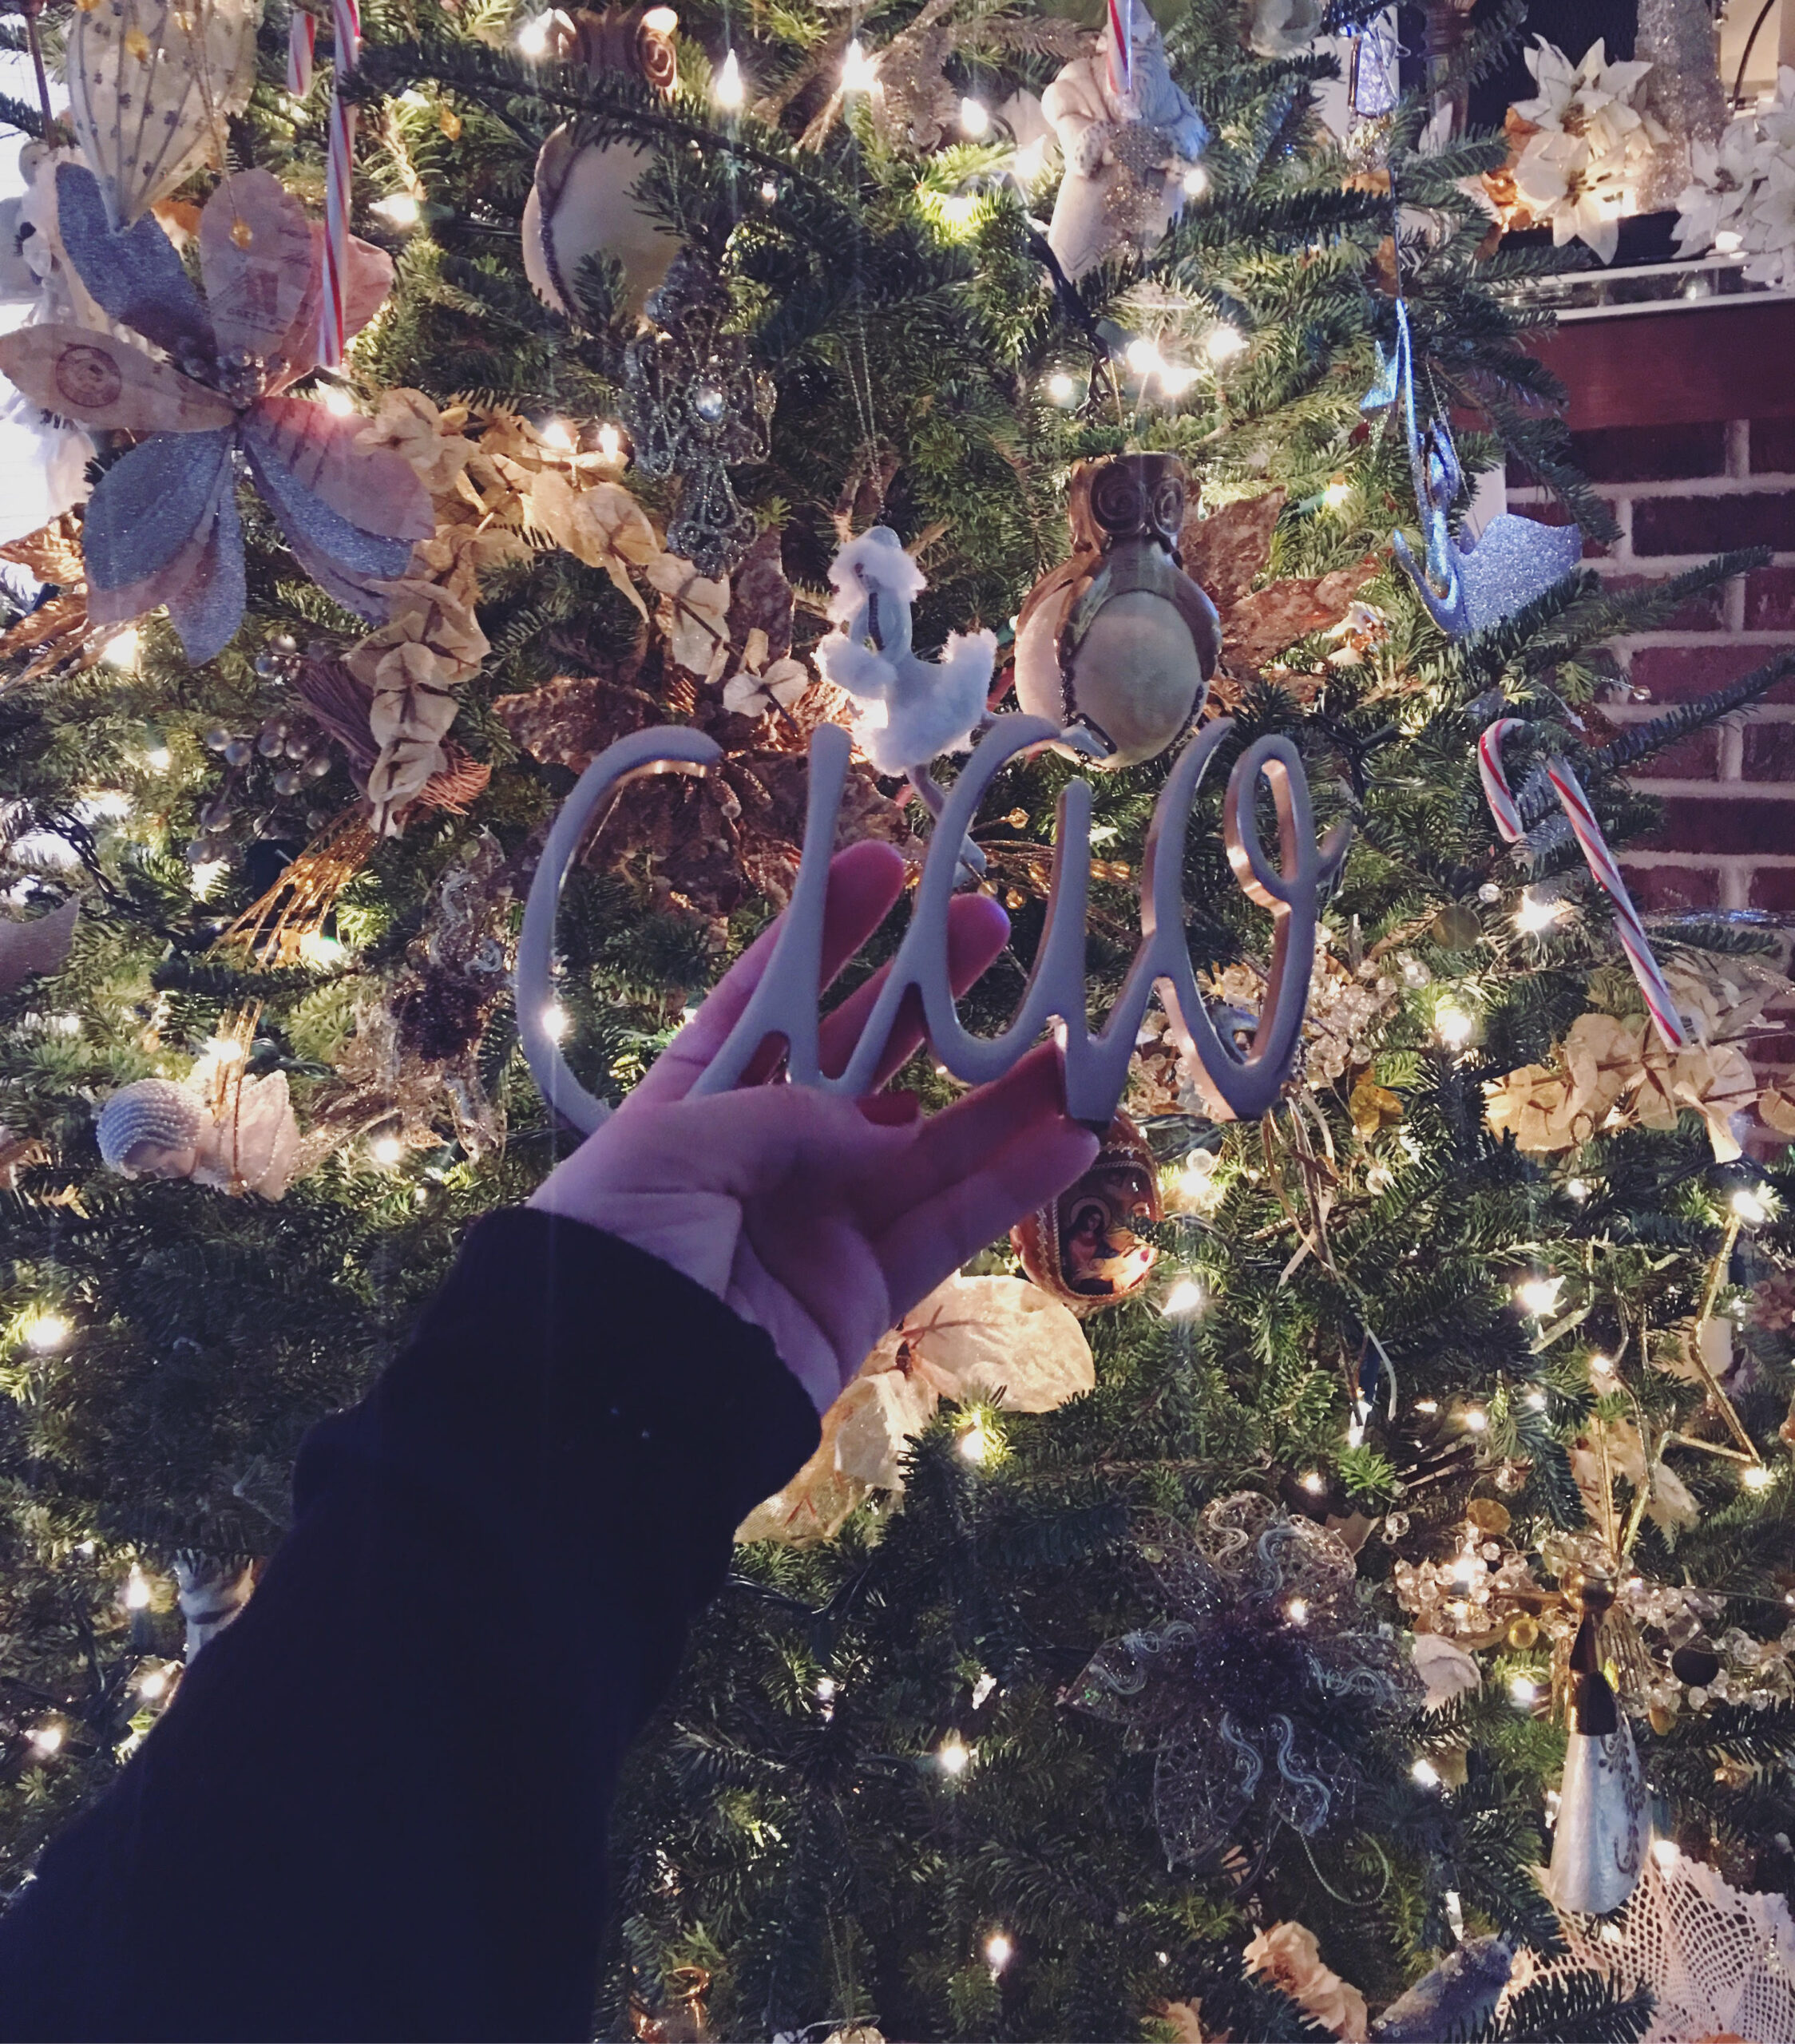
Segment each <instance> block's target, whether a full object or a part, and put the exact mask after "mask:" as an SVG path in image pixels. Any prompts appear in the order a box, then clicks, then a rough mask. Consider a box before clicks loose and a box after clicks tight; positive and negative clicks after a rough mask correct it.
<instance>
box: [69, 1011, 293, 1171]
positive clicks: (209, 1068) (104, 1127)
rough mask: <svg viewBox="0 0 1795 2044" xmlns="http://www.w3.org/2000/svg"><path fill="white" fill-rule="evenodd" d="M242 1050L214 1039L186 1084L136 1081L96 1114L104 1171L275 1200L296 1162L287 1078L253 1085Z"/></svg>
mask: <svg viewBox="0 0 1795 2044" xmlns="http://www.w3.org/2000/svg"><path fill="white" fill-rule="evenodd" d="M241 1052H242V1046H241V1044H240V1043H239V1042H237V1041H236V1040H235V1039H228V1038H223V1037H221V1038H220V1048H219V1050H218V1051H216V1052H212V1053H210V1054H208V1056H205V1057H203V1058H201V1059H200V1060H199V1061H198V1063H197V1064H195V1066H194V1068H193V1069H192V1072H190V1073H189V1074H188V1077H187V1079H186V1080H185V1082H184V1083H181V1082H178V1081H176V1080H175V1079H133V1081H132V1083H130V1084H129V1086H121V1087H120V1088H119V1089H118V1091H117V1092H116V1093H114V1094H113V1096H112V1098H111V1099H109V1100H108V1101H107V1103H106V1104H105V1106H104V1107H102V1108H101V1110H100V1115H99V1120H98V1125H97V1129H96V1131H95V1133H96V1135H97V1139H98V1141H99V1145H100V1155H101V1158H102V1159H104V1161H105V1164H106V1166H107V1168H108V1169H109V1170H111V1171H117V1173H118V1174H119V1175H120V1177H121V1178H192V1181H193V1182H194V1183H195V1184H196V1185H209V1186H216V1187H217V1188H218V1189H219V1190H220V1191H221V1192H228V1193H231V1194H236V1195H241V1194H244V1193H250V1192H253V1193H255V1194H258V1195H259V1196H260V1198H264V1199H279V1198H281V1197H282V1195H283V1194H284V1193H285V1192H286V1190H287V1186H288V1185H289V1184H290V1183H291V1181H292V1177H293V1169H294V1166H295V1164H296V1163H297V1162H298V1161H299V1123H298V1121H297V1119H295V1115H294V1113H293V1107H292V1103H291V1101H290V1100H289V1099H288V1098H287V1075H286V1073H285V1072H272V1073H271V1074H270V1075H268V1076H267V1078H266V1079H252V1078H250V1077H248V1075H246V1074H245V1073H244V1068H243V1063H242V1056H241Z"/></svg>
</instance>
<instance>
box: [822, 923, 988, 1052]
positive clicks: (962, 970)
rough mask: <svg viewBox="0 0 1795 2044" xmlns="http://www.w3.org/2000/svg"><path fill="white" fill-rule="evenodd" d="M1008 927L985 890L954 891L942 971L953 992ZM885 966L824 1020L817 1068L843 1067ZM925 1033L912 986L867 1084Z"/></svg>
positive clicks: (969, 980)
mask: <svg viewBox="0 0 1795 2044" xmlns="http://www.w3.org/2000/svg"><path fill="white" fill-rule="evenodd" d="M1009 928H1010V923H1009V917H1008V916H1006V915H1005V914H1004V912H1003V910H1002V909H1001V907H1000V906H999V905H997V902H995V901H993V900H992V898H991V897H990V896H989V894H957V895H955V896H954V897H953V901H951V902H950V903H949V905H948V912H947V977H948V984H949V986H950V987H951V988H953V991H954V992H955V993H956V994H962V993H964V992H965V991H966V989H967V988H968V987H969V986H970V985H971V984H973V981H974V980H976V979H977V977H978V976H979V975H980V974H981V972H983V971H984V970H985V968H986V966H988V965H989V964H990V963H991V961H992V960H993V958H995V957H997V954H998V953H999V952H1001V950H1002V949H1003V948H1004V945H1006V944H1007V943H1008V941H1009ZM890 972H891V968H890V966H889V965H882V966H880V968H879V969H878V971H877V972H875V973H874V974H873V976H872V977H871V978H870V979H869V980H867V981H866V984H865V985H864V986H858V987H856V988H854V992H852V993H850V995H849V996H848V997H847V999H846V1000H844V1001H843V1002H842V1004H841V1006H840V1007H839V1008H837V1009H836V1010H835V1012H834V1013H833V1014H832V1015H830V1016H829V1017H828V1018H827V1020H826V1021H825V1022H824V1023H823V1025H822V1068H823V1070H824V1071H825V1072H826V1073H827V1074H828V1075H829V1076H830V1078H831V1079H834V1078H835V1077H837V1076H838V1075H840V1074H841V1073H842V1072H845V1071H846V1069H847V1064H848V1060H849V1059H850V1057H852V1056H853V1055H854V1046H855V1044H858V1042H859V1041H860V1034H861V1032H862V1030H863V1029H864V1028H866V1018H867V1017H868V1016H870V1014H871V1013H872V1012H873V1006H874V1003H875V1002H876V1001H877V1000H878V997H879V995H880V993H881V992H882V990H883V988H884V986H885V983H886V980H887V979H888V978H889V977H890ZM925 1034H926V1029H925V1024H924V1021H923V1015H922V1000H921V996H919V995H918V993H917V990H916V988H914V987H912V988H910V990H909V992H908V993H906V994H905V996H904V998H903V1000H902V1001H901V1003H900V1004H899V1006H898V1009H897V1016H896V1017H895V1019H894V1021H893V1023H892V1026H891V1034H890V1036H888V1037H887V1038H886V1047H885V1050H884V1052H883V1054H882V1056H881V1057H880V1059H879V1063H878V1070H877V1072H874V1075H873V1081H872V1086H871V1087H870V1089H869V1090H870V1091H877V1090H878V1087H881V1086H882V1085H884V1083H886V1080H887V1079H890V1077H891V1076H892V1075H893V1074H894V1072H897V1071H898V1070H899V1069H900V1068H901V1067H902V1066H903V1065H904V1064H906V1063H907V1062H908V1060H909V1056H910V1053H911V1052H913V1051H914V1050H915V1048H916V1047H917V1044H920V1043H921V1041H922V1040H923V1037H924V1036H925Z"/></svg>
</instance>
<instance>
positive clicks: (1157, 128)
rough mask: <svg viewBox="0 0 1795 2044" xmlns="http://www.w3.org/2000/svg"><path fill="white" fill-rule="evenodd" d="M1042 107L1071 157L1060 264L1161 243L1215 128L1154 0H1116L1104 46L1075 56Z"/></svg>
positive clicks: (1086, 262) (1052, 236)
mask: <svg viewBox="0 0 1795 2044" xmlns="http://www.w3.org/2000/svg"><path fill="white" fill-rule="evenodd" d="M1041 109H1042V111H1043V113H1045V115H1046V116H1047V118H1048V121H1050V122H1051V123H1052V127H1053V132H1054V133H1055V135H1056V137H1058V138H1059V143H1060V153H1061V154H1062V155H1063V156H1064V158H1065V161H1066V174H1065V176H1064V178H1063V179H1062V180H1061V181H1060V196H1059V197H1058V198H1057V199H1056V200H1055V201H1054V206H1053V220H1052V224H1051V226H1050V227H1049V228H1048V236H1047V240H1048V247H1049V248H1051V249H1052V251H1053V254H1054V256H1055V258H1056V260H1057V261H1058V263H1059V264H1060V268H1061V269H1062V270H1064V271H1065V273H1066V275H1068V277H1072V278H1075V279H1076V278H1078V277H1081V276H1083V275H1084V273H1085V272H1086V271H1088V270H1092V269H1095V268H1096V266H1097V264H1098V263H1102V262H1105V261H1107V260H1108V259H1110V258H1111V257H1112V256H1115V255H1123V254H1126V253H1129V252H1132V253H1134V254H1135V255H1147V254H1148V253H1149V252H1151V250H1153V249H1154V248H1157V247H1158V246H1159V243H1160V242H1161V241H1162V240H1163V239H1164V236H1165V233H1166V230H1167V228H1169V227H1170V226H1171V224H1172V222H1173V221H1174V220H1176V219H1177V218H1178V216H1179V214H1180V213H1182V212H1183V210H1184V200H1185V197H1186V196H1187V183H1186V180H1187V179H1188V178H1189V176H1190V175H1191V171H1192V170H1193V169H1194V168H1195V165H1196V162H1197V159H1198V157H1199V156H1201V155H1202V153H1203V146H1204V145H1205V144H1206V143H1207V141H1208V140H1209V129H1208V127H1207V124H1206V123H1205V121H1204V120H1203V116H1202V115H1201V114H1200V113H1198V111H1197V109H1195V107H1194V106H1193V105H1191V102H1190V101H1189V100H1188V99H1187V98H1186V97H1185V96H1184V93H1183V91H1182V89H1180V88H1179V85H1178V83H1177V81H1176V80H1175V79H1174V78H1173V77H1172V75H1171V69H1170V68H1169V67H1168V65H1167V62H1166V46H1165V44H1164V42H1163V40H1162V39H1161V38H1160V34H1159V28H1158V26H1157V24H1156V23H1155V21H1154V19H1153V17H1152V16H1151V14H1149V13H1148V12H1147V9H1146V7H1145V6H1142V5H1136V4H1135V3H1134V0H1109V7H1108V20H1107V21H1106V22H1105V24H1104V31H1103V34H1102V36H1101V38H1100V40H1099V42H1098V45H1097V48H1096V50H1095V51H1094V52H1093V53H1092V55H1090V56H1088V57H1078V58H1076V59H1075V60H1074V61H1072V63H1070V64H1068V65H1066V66H1065V68H1064V69H1063V70H1062V71H1061V72H1060V75H1059V76H1058V77H1056V79H1055V80H1054V81H1053V82H1052V85H1049V86H1048V89H1047V90H1046V92H1045V93H1043V94H1042V96H1041Z"/></svg>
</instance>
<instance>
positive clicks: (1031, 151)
mask: <svg viewBox="0 0 1795 2044" xmlns="http://www.w3.org/2000/svg"><path fill="white" fill-rule="evenodd" d="M1010 168H1011V169H1012V171H1013V172H1015V174H1016V177H1017V178H1018V179H1020V181H1021V182H1022V183H1023V184H1033V183H1034V181H1035V180H1036V178H1037V177H1039V176H1040V174H1041V172H1042V171H1044V169H1045V168H1047V141H1046V138H1045V137H1044V136H1040V135H1037V136H1036V137H1035V139H1034V141H1032V142H1028V143H1025V144H1024V146H1023V147H1022V148H1021V149H1018V150H1017V151H1016V160H1015V162H1014V163H1013V164H1012V165H1011V166H1010Z"/></svg>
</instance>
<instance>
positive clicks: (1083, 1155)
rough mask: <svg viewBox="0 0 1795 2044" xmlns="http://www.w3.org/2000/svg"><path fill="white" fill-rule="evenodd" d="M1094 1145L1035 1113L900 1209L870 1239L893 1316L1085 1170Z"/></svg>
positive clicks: (1076, 1130) (1056, 1116) (1080, 1129)
mask: <svg viewBox="0 0 1795 2044" xmlns="http://www.w3.org/2000/svg"><path fill="white" fill-rule="evenodd" d="M919 1141H920V1139H919ZM1097 1148H1098V1144H1097V1139H1096V1136H1094V1135H1092V1133H1091V1131H1090V1130H1089V1129H1088V1128H1086V1127H1084V1126H1083V1125H1082V1124H1081V1123H1078V1122H1076V1121H1071V1120H1068V1119H1067V1117H1066V1116H1065V1115H1064V1114H1062V1113H1059V1112H1040V1113H1037V1114H1036V1115H1034V1116H1032V1117H1031V1118H1030V1119H1027V1120H1024V1122H1022V1123H1020V1125H1019V1126H1018V1127H1016V1130H1015V1131H1014V1132H1013V1133H1012V1136H1011V1138H1010V1139H1009V1141H1008V1142H1007V1143H1004V1145H1003V1147H1001V1149H999V1150H997V1151H995V1152H993V1151H986V1152H985V1155H984V1156H983V1158H982V1159H981V1161H980V1162H979V1163H977V1166H976V1167H973V1168H972V1169H970V1170H969V1171H966V1172H965V1174H964V1175H962V1176H959V1177H957V1178H953V1179H952V1180H950V1181H949V1182H948V1183H946V1184H945V1185H944V1186H941V1189H940V1190H938V1191H937V1192H936V1193H934V1194H932V1195H931V1196H930V1197H929V1198H926V1199H924V1200H922V1201H921V1202H919V1203H918V1204H917V1205H916V1206H913V1207H911V1208H910V1209H909V1210H908V1211H907V1212H905V1213H904V1214H901V1215H900V1216H899V1217H898V1218H897V1220H895V1221H894V1222H893V1223H892V1224H891V1226H890V1227H888V1228H886V1230H884V1231H883V1232H882V1234H879V1235H878V1237H877V1238H875V1239H874V1249H875V1250H876V1251H877V1252H878V1258H879V1262H880V1264H881V1266H882V1267H883V1269H884V1271H885V1279H886V1291H887V1293H889V1294H890V1301H891V1311H892V1313H894V1315H895V1316H897V1317H898V1318H899V1319H901V1317H903V1315H904V1314H905V1313H908V1312H909V1309H910V1308H911V1307H912V1306H913V1305H915V1304H916V1303H917V1301H918V1300H920V1299H923V1298H926V1297H928V1295H929V1293H931V1292H932V1291H933V1290H934V1289H935V1287H936V1286H937V1285H939V1284H940V1283H941V1281H942V1280H943V1279H944V1278H946V1277H948V1276H949V1274H950V1273H952V1272H953V1271H956V1270H958V1269H959V1268H960V1266H961V1264H963V1263H964V1262H965V1261H966V1259H967V1258H968V1257H969V1256H972V1255H974V1254H977V1251H979V1250H981V1249H983V1248H984V1247H985V1246H986V1244H987V1243H989V1242H995V1241H996V1240H997V1238H998V1237H999V1236H1000V1235H1003V1234H1008V1231H1009V1230H1010V1229H1011V1228H1012V1227H1013V1226H1015V1225H1016V1222H1018V1221H1020V1219H1021V1218H1022V1217H1023V1215H1024V1214H1032V1213H1033V1212H1034V1211H1035V1210H1036V1208H1037V1207H1040V1206H1046V1205H1047V1204H1048V1202H1049V1201H1050V1200H1053V1199H1056V1198H1058V1197H1059V1195H1060V1193H1062V1192H1063V1191H1064V1190H1065V1188H1066V1187H1067V1186H1068V1185H1070V1184H1071V1183H1072V1181H1073V1180H1074V1179H1075V1178H1077V1177H1078V1176H1079V1175H1080V1173H1082V1172H1084V1171H1088V1170H1089V1169H1090V1167H1091V1165H1092V1162H1093V1160H1094V1159H1096V1155H1097Z"/></svg>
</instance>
